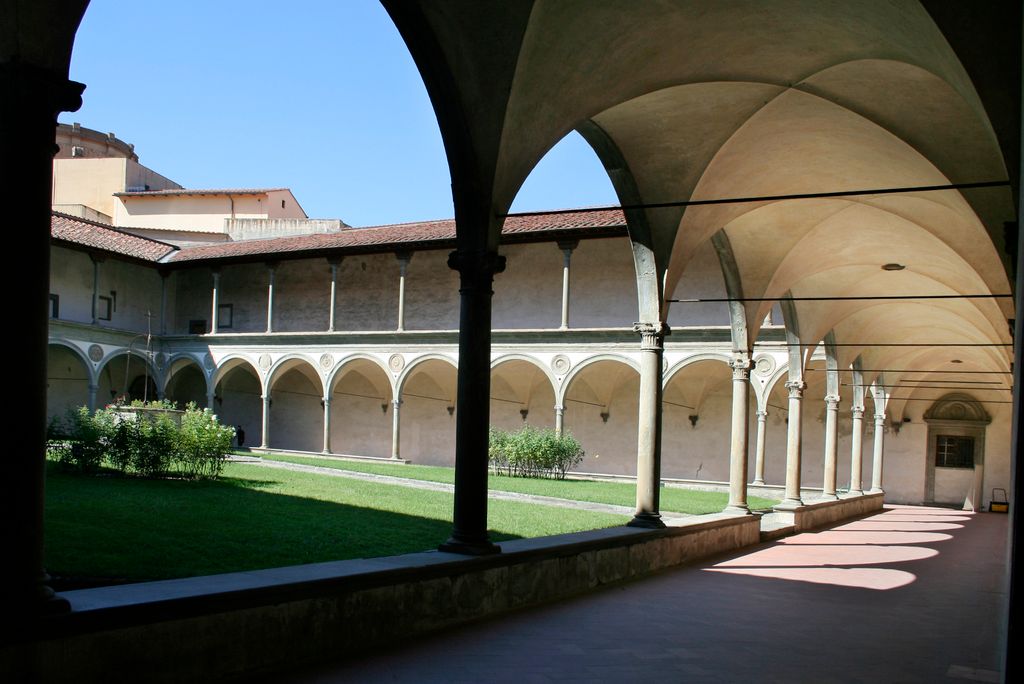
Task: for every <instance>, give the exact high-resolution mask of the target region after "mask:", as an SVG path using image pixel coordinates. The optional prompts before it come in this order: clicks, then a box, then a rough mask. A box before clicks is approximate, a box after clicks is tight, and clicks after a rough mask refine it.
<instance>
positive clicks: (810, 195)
mask: <svg viewBox="0 0 1024 684" xmlns="http://www.w3.org/2000/svg"><path fill="white" fill-rule="evenodd" d="M1009 185H1010V181H1008V180H1003V181H982V182H978V183H947V184H944V185H917V186H911V187H902V188H875V189H872V190H838V191H832V192H804V193H796V194H791V195H762V196H759V197H722V198H719V199H706V200H700V199H698V200H694V199H691V200H677V201H674V202H646V203H640V204H621V205H609V206H603V207H583V208H581V209H556V210H554V211H520V212H516V213H510V214H499V217H502V218H509V217H514V216H545V215H546V216H550V215H554V214H587V213H596V212H599V211H615V210H620V211H630V210H634V209H668V208H670V207H700V206H710V205H715V204H746V203H749V202H778V201H782V200H801V199H827V198H830V197H860V196H863V195H897V194H904V193H911V192H937V191H941V190H975V189H979V188H1000V187H1009Z"/></svg>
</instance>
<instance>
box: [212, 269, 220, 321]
mask: <svg viewBox="0 0 1024 684" xmlns="http://www.w3.org/2000/svg"><path fill="white" fill-rule="evenodd" d="M219 319H220V269H217V268H215V269H213V303H212V304H211V305H210V334H211V335H216V334H217V328H218V324H219Z"/></svg>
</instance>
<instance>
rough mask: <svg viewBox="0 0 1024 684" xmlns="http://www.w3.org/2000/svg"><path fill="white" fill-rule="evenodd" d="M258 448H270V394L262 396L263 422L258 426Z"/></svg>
mask: <svg viewBox="0 0 1024 684" xmlns="http://www.w3.org/2000/svg"><path fill="white" fill-rule="evenodd" d="M260 447H261V448H263V449H267V448H269V447H270V392H269V391H268V392H267V393H266V394H264V395H263V421H262V424H261V426H260Z"/></svg>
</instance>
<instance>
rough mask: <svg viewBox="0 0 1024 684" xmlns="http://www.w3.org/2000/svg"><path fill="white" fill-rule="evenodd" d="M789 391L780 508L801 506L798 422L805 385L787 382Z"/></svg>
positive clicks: (799, 427)
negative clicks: (782, 491)
mask: <svg viewBox="0 0 1024 684" xmlns="http://www.w3.org/2000/svg"><path fill="white" fill-rule="evenodd" d="M786 387H787V388H788V389H789V426H788V427H789V430H788V432H787V434H786V498H785V499H783V501H782V503H781V504H780V507H783V508H792V507H796V506H803V505H804V502H803V500H802V499H801V498H800V458H801V456H802V453H801V447H802V444H801V441H802V439H803V433H802V430H801V428H802V426H801V424H800V423H801V421H800V408H801V406H800V402H801V400H802V399H803V396H804V388H806V387H807V384H806V383H804V382H803V381H802V380H797V381H793V382H787V383H786Z"/></svg>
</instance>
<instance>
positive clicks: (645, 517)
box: [626, 513, 665, 530]
mask: <svg viewBox="0 0 1024 684" xmlns="http://www.w3.org/2000/svg"><path fill="white" fill-rule="evenodd" d="M626 527H642V528H645V529H648V530H660V529H662V528H663V527H665V521H664V520H662V519H661V514H659V513H637V514H636V515H634V516H633V519H632V520H630V521H629V522H628V523H626Z"/></svg>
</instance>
